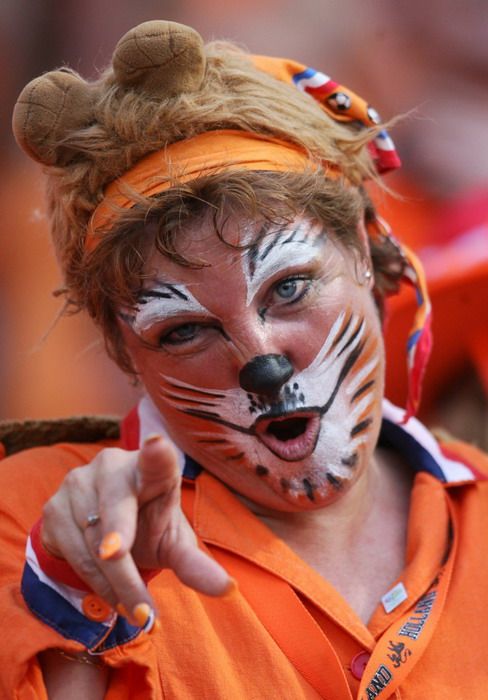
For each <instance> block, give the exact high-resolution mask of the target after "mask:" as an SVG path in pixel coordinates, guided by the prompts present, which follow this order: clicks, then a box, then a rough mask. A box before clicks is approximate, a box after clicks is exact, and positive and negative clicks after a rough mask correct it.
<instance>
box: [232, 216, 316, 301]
mask: <svg viewBox="0 0 488 700" xmlns="http://www.w3.org/2000/svg"><path fill="white" fill-rule="evenodd" d="M324 237H325V234H324V232H323V230H322V229H321V228H318V227H316V228H314V229H311V228H310V224H309V223H308V222H306V221H297V222H296V224H295V225H294V226H292V227H291V228H286V229H283V230H282V231H279V232H277V233H274V234H271V235H265V236H263V238H262V239H261V241H258V242H257V243H255V244H254V245H251V247H250V248H249V250H248V251H247V253H246V254H245V255H243V259H242V262H243V272H244V276H245V278H246V284H247V295H246V297H247V305H248V306H249V305H250V304H251V303H252V302H253V300H254V298H255V296H256V294H257V293H258V291H259V290H260V289H261V288H262V287H263V285H264V284H265V283H266V282H267V281H268V280H270V279H271V278H272V277H273V276H275V275H276V274H277V273H278V272H280V271H281V270H285V269H286V268H288V267H289V266H290V261H293V264H294V265H295V266H300V265H306V264H307V263H309V262H311V261H312V260H313V259H314V258H316V257H317V249H318V248H320V244H321V242H322V241H323V239H324Z"/></svg>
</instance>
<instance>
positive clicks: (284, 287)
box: [275, 279, 298, 299]
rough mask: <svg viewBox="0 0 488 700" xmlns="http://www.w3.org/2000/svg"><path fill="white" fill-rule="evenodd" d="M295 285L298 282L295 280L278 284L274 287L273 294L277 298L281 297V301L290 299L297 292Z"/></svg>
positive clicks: (296, 285)
mask: <svg viewBox="0 0 488 700" xmlns="http://www.w3.org/2000/svg"><path fill="white" fill-rule="evenodd" d="M297 283H298V280H296V279H288V280H283V282H279V284H277V285H276V287H275V292H276V293H277V294H278V296H280V297H282V299H291V297H294V296H295V294H296V292H297V287H298V284H297Z"/></svg>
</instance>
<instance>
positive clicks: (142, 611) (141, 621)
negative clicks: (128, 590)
mask: <svg viewBox="0 0 488 700" xmlns="http://www.w3.org/2000/svg"><path fill="white" fill-rule="evenodd" d="M150 616H151V608H150V607H149V605H148V604H147V603H139V605H136V606H135V608H134V609H133V611H132V617H133V618H134V620H135V621H136V622H137V624H138V625H139V627H144V625H145V624H146V622H147V621H148V620H149V618H150Z"/></svg>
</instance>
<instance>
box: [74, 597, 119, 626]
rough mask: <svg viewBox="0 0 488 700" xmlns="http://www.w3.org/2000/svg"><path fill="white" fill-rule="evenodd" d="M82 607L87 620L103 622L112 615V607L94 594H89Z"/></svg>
mask: <svg viewBox="0 0 488 700" xmlns="http://www.w3.org/2000/svg"><path fill="white" fill-rule="evenodd" d="M81 607H82V609H83V612H84V613H85V615H86V616H87V618H88V619H89V620H93V621H94V622H103V621H104V620H106V619H107V618H108V617H110V615H111V614H112V608H111V607H110V605H109V604H108V603H106V602H105V601H104V600H103V598H100V597H99V596H97V595H95V594H94V593H89V594H88V595H86V596H85V597H84V598H83V601H82V603H81Z"/></svg>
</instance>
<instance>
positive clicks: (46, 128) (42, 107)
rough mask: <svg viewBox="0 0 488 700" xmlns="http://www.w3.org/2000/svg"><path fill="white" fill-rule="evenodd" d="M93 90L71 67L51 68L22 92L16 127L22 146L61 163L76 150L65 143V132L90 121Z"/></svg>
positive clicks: (39, 157)
mask: <svg viewBox="0 0 488 700" xmlns="http://www.w3.org/2000/svg"><path fill="white" fill-rule="evenodd" d="M92 104H93V100H92V91H91V90H90V88H89V87H88V85H87V84H86V83H85V82H84V81H83V80H82V79H81V78H79V77H78V76H76V75H74V74H73V73H70V72H68V71H63V70H59V71H51V72H50V73H46V74H45V75H41V76H40V77H39V78H36V79H35V80H32V81H31V82H30V83H29V84H28V85H26V86H25V88H24V89H23V90H22V92H21V93H20V95H19V98H18V100H17V104H16V105H15V108H14V113H13V117H12V128H13V131H14V135H15V139H16V141H17V143H18V144H19V146H20V147H21V148H23V149H24V151H25V152H26V153H27V155H29V156H30V157H31V158H33V159H34V160H37V161H39V162H41V163H44V164H45V165H61V164H62V163H64V162H66V161H67V160H69V158H70V157H72V155H73V153H72V152H71V151H70V150H69V149H67V148H66V147H64V146H63V145H62V143H61V142H62V140H63V138H64V136H65V135H66V134H67V133H68V132H69V131H72V130H75V129H79V128H80V127H82V126H85V125H86V124H88V123H89V121H90V119H91V117H92Z"/></svg>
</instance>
